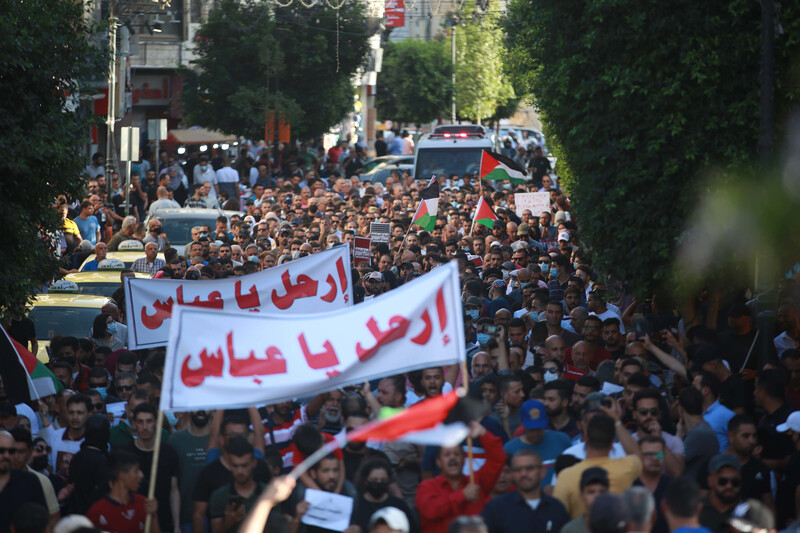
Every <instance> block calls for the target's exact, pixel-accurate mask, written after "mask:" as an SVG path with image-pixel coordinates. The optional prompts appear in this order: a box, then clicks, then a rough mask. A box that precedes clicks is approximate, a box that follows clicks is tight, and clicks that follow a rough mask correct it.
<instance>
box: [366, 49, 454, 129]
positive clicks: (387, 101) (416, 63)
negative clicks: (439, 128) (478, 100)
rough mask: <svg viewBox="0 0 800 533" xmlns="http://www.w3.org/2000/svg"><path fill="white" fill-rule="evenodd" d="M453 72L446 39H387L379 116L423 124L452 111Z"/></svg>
mask: <svg viewBox="0 0 800 533" xmlns="http://www.w3.org/2000/svg"><path fill="white" fill-rule="evenodd" d="M452 72H453V64H452V61H451V59H450V56H449V49H448V47H447V46H446V44H445V43H444V41H441V40H437V41H427V42H426V41H415V40H413V39H405V40H403V41H399V42H389V43H387V44H386V47H385V49H384V55H383V67H382V69H381V72H380V73H379V74H378V98H377V100H378V101H377V107H378V116H379V118H380V119H381V120H387V119H389V120H396V121H398V122H406V123H409V124H417V125H419V124H423V123H426V122H431V121H433V120H435V119H437V118H439V117H441V116H442V115H443V114H448V113H449V109H450V102H451V98H452V94H453V83H452Z"/></svg>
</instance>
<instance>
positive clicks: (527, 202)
mask: <svg viewBox="0 0 800 533" xmlns="http://www.w3.org/2000/svg"><path fill="white" fill-rule="evenodd" d="M514 206H515V208H514V211H515V212H516V213H517V216H518V217H522V212H523V211H525V210H526V209H529V210H530V212H531V214H532V215H533V216H534V218H539V215H541V214H542V213H543V212H544V211H547V212H548V213H549V212H550V193H549V192H518V193H516V194H515V195H514Z"/></svg>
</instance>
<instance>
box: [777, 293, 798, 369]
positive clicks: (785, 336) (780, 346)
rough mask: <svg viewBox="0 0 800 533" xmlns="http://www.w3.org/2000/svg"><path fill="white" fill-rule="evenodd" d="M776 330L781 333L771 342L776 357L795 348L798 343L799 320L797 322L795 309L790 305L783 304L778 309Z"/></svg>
mask: <svg viewBox="0 0 800 533" xmlns="http://www.w3.org/2000/svg"><path fill="white" fill-rule="evenodd" d="M778 328H780V329H782V330H783V333H781V334H780V335H778V336H777V337H775V339H774V340H773V341H772V342H773V344H774V345H775V351H776V352H778V357H780V356H781V354H782V353H783V352H785V351H786V350H789V349H791V348H797V347H798V345H800V343H798V339H800V320H798V313H797V308H796V307H795V306H794V305H792V304H783V305H782V306H780V307H779V308H778Z"/></svg>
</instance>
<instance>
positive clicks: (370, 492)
mask: <svg viewBox="0 0 800 533" xmlns="http://www.w3.org/2000/svg"><path fill="white" fill-rule="evenodd" d="M393 478H394V475H393V474H392V467H391V465H390V464H389V463H388V462H387V461H385V460H383V459H379V458H375V459H369V460H368V461H366V462H365V463H364V464H363V465H362V467H361V471H360V472H359V475H358V481H357V482H356V483H357V488H358V499H356V501H355V503H354V507H353V515H352V517H351V519H350V522H351V523H352V524H353V525H357V526H359V527H361V531H369V520H370V517H371V516H372V515H373V514H374V513H375V512H377V511H378V510H380V509H383V508H384V507H394V508H396V509H399V510H400V511H402V512H403V513H404V514H405V515H406V518H407V519H408V523H409V524H411V529H410V531H411V533H416V532H418V531H419V528H418V527H417V524H416V520H415V519H414V513H413V512H412V511H411V509H410V508H409V506H408V504H406V502H405V501H404V500H402V499H400V498H398V497H397V496H394V495H392V494H389V485H390V484H391V483H392V481H393Z"/></svg>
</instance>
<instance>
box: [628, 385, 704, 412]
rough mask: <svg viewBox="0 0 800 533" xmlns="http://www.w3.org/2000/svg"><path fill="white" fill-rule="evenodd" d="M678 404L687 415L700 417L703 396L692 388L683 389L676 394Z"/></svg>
mask: <svg viewBox="0 0 800 533" xmlns="http://www.w3.org/2000/svg"><path fill="white" fill-rule="evenodd" d="M642 392H644V391H642ZM678 402H679V403H680V406H681V407H682V408H683V410H684V411H686V413H687V414H689V415H692V416H700V415H702V414H703V394H702V393H701V392H700V391H699V390H697V389H695V388H694V387H686V388H684V389H683V390H682V391H681V392H680V394H678Z"/></svg>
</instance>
